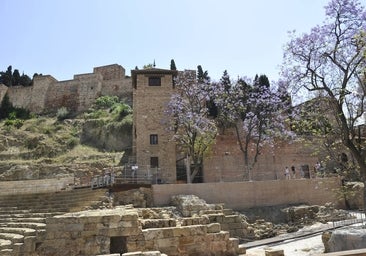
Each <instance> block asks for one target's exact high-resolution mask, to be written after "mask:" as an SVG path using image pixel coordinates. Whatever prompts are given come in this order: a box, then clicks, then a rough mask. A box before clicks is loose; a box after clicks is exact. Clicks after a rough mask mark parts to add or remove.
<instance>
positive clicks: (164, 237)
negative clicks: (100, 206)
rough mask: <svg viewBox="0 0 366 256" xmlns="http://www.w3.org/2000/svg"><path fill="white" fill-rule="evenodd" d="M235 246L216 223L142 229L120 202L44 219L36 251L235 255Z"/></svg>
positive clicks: (131, 211) (55, 254) (56, 253)
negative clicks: (105, 208) (113, 207)
mask: <svg viewBox="0 0 366 256" xmlns="http://www.w3.org/2000/svg"><path fill="white" fill-rule="evenodd" d="M238 246H239V241H238V240H237V239H234V238H230V234H229V232H227V231H221V229H220V225H219V224H217V223H216V224H209V225H190V226H172V227H158V228H147V229H144V228H143V227H142V226H141V219H140V218H139V213H138V210H137V209H134V208H133V207H132V206H123V207H117V208H115V209H109V210H95V211H83V212H77V213H68V214H64V215H60V216H55V217H52V218H49V219H47V222H46V233H45V239H44V241H43V242H42V243H40V244H39V245H38V247H37V249H36V254H35V255H39V256H46V255H53V256H59V255H60V256H61V255H70V256H71V255H85V256H86V255H103V254H104V255H109V254H112V255H113V253H133V252H138V251H141V252H143V251H159V253H160V252H162V253H165V254H167V255H172V256H174V255H237V252H238ZM123 255H125V254H123ZM126 255H129V254H126ZM132 255H135V254H132ZM143 255H145V254H143ZM148 255H150V254H148Z"/></svg>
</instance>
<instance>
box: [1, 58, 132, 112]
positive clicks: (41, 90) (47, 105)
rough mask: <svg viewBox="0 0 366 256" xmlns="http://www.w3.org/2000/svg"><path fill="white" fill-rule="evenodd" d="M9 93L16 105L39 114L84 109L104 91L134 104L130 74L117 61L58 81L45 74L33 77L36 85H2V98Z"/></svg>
mask: <svg viewBox="0 0 366 256" xmlns="http://www.w3.org/2000/svg"><path fill="white" fill-rule="evenodd" d="M6 93H7V94H8V96H9V100H10V102H11V103H12V104H13V106H15V107H22V108H25V109H28V110H30V111H31V112H33V113H37V114H41V113H55V112H57V110H58V109H60V108H61V107H66V108H67V109H68V110H69V111H70V112H72V113H73V112H81V111H84V110H86V109H88V108H89V107H90V106H91V105H92V104H93V103H94V101H95V99H96V98H98V97H100V96H104V95H109V96H118V97H119V98H120V99H125V101H126V103H128V104H132V85H131V78H129V77H126V75H125V69H124V68H123V67H122V66H120V65H118V64H112V65H108V66H101V67H95V68H94V70H93V73H89V74H78V75H74V79H72V80H66V81H57V80H56V79H55V78H54V77H52V76H50V75H44V76H43V75H42V76H36V77H34V81H33V86H29V87H23V86H13V87H6V86H4V85H0V101H1V100H2V98H3V97H4V95H5V94H6Z"/></svg>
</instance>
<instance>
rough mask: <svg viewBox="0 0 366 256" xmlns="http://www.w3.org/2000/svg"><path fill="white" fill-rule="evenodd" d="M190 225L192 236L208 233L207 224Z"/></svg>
mask: <svg viewBox="0 0 366 256" xmlns="http://www.w3.org/2000/svg"><path fill="white" fill-rule="evenodd" d="M188 227H190V234H191V236H202V235H205V234H207V226H206V225H192V226H188Z"/></svg>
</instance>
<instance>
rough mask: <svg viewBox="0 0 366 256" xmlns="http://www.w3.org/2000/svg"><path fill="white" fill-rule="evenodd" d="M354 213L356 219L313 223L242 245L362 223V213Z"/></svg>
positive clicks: (254, 245) (317, 232) (268, 242)
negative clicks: (296, 229)
mask: <svg viewBox="0 0 366 256" xmlns="http://www.w3.org/2000/svg"><path fill="white" fill-rule="evenodd" d="M355 214H356V215H355V217H356V219H349V220H342V221H336V222H328V223H326V224H320V223H319V224H318V225H317V226H314V225H313V226H310V227H305V228H303V229H301V230H299V231H297V232H293V233H287V234H282V235H279V236H275V237H271V238H266V239H261V240H256V241H251V242H248V243H243V244H242V245H243V246H244V247H245V248H247V249H249V248H253V247H259V246H263V245H270V244H276V243H280V242H284V241H286V240H291V239H299V238H303V237H309V236H314V235H317V234H320V233H323V232H324V231H327V230H332V229H335V228H340V227H344V226H349V225H353V224H357V223H363V222H364V221H365V218H364V217H361V216H362V215H363V213H355Z"/></svg>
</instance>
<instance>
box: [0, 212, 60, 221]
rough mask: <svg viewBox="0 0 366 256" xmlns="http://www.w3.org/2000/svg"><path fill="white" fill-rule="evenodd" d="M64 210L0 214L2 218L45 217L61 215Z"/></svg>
mask: <svg viewBox="0 0 366 256" xmlns="http://www.w3.org/2000/svg"><path fill="white" fill-rule="evenodd" d="M65 213H66V212H28V213H17V214H0V219H2V218H47V217H53V216H55V215H63V214H65Z"/></svg>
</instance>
